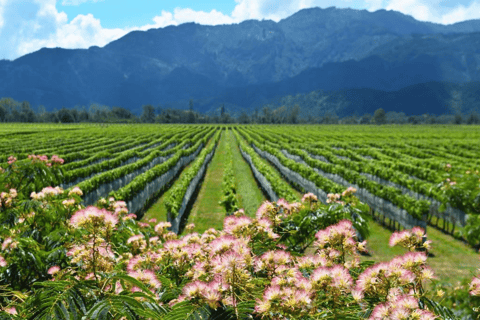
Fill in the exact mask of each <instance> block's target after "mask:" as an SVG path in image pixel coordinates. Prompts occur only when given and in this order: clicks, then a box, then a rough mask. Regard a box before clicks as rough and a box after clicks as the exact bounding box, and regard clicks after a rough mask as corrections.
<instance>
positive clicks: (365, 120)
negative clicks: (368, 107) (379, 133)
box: [360, 113, 372, 124]
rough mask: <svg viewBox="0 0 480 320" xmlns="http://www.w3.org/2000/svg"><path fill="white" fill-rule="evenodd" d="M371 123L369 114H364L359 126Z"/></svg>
mask: <svg viewBox="0 0 480 320" xmlns="http://www.w3.org/2000/svg"><path fill="white" fill-rule="evenodd" d="M371 122H372V115H371V114H369V113H366V114H364V115H363V116H362V117H361V118H360V124H370V123H371Z"/></svg>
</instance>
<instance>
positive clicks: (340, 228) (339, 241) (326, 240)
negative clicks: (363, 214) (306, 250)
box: [314, 220, 365, 267]
mask: <svg viewBox="0 0 480 320" xmlns="http://www.w3.org/2000/svg"><path fill="white" fill-rule="evenodd" d="M315 238H316V239H317V240H316V241H315V242H314V246H315V247H316V249H317V253H318V254H319V255H320V256H321V257H323V258H325V259H326V261H328V262H329V263H330V264H335V263H347V262H346V260H345V258H346V256H347V255H353V256H354V260H353V261H350V262H348V263H347V264H346V266H349V267H351V266H354V265H357V264H358V262H359V261H358V254H357V250H364V247H365V243H364V242H362V243H360V244H358V243H357V241H356V240H355V238H356V231H355V229H354V228H353V225H352V222H351V221H350V220H342V221H340V222H339V223H337V224H335V225H331V226H329V227H327V228H326V229H324V230H320V231H318V232H317V233H316V234H315Z"/></svg>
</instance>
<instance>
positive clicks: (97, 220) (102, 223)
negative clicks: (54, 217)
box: [70, 206, 118, 229]
mask: <svg viewBox="0 0 480 320" xmlns="http://www.w3.org/2000/svg"><path fill="white" fill-rule="evenodd" d="M117 223H118V217H117V216H116V215H115V214H113V213H111V212H109V211H108V210H106V209H99V208H97V207H94V206H88V207H86V208H85V209H82V210H78V211H77V212H75V214H74V215H73V216H72V217H71V218H70V225H72V226H73V227H75V228H82V227H83V228H85V227H90V226H92V225H95V224H96V225H97V226H98V228H99V229H103V228H107V229H111V228H113V227H115V225H117Z"/></svg>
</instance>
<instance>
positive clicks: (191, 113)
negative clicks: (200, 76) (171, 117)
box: [187, 99, 195, 123]
mask: <svg viewBox="0 0 480 320" xmlns="http://www.w3.org/2000/svg"><path fill="white" fill-rule="evenodd" d="M187 123H195V113H194V111H193V99H190V101H189V103H188V115H187Z"/></svg>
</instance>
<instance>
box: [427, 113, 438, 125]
mask: <svg viewBox="0 0 480 320" xmlns="http://www.w3.org/2000/svg"><path fill="white" fill-rule="evenodd" d="M425 123H428V124H435V123H437V117H435V116H434V115H428V116H427V118H426V119H425Z"/></svg>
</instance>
